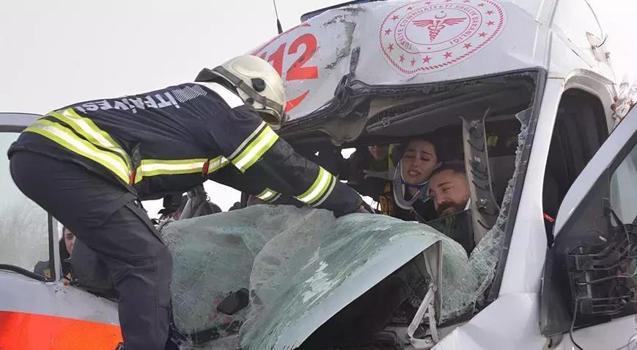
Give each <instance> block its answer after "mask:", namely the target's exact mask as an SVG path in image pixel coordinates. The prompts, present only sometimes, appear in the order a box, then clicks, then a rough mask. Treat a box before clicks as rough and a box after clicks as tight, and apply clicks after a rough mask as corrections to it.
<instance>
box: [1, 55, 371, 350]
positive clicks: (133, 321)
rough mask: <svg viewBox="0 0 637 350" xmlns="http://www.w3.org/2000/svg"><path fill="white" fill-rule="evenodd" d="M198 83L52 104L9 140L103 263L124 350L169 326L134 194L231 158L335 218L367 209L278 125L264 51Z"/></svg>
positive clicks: (187, 181)
mask: <svg viewBox="0 0 637 350" xmlns="http://www.w3.org/2000/svg"><path fill="white" fill-rule="evenodd" d="M196 81H197V82H194V83H186V84H181V85H177V86H172V87H168V88H165V89H161V90H157V91H153V92H149V93H144V94H140V95H135V96H126V97H122V98H114V99H100V100H94V101H88V102H82V103H77V104H73V105H70V106H68V107H64V108H61V109H59V110H55V111H53V112H50V113H49V114H47V115H46V116H44V117H43V118H41V119H39V120H38V121H36V122H35V123H34V124H33V125H31V126H29V127H28V128H27V129H25V130H24V132H23V133H22V134H21V135H20V137H19V138H18V140H17V141H16V142H15V143H14V144H13V145H12V146H11V148H10V149H9V158H10V159H11V163H10V164H11V174H12V177H13V179H14V181H15V183H16V185H17V186H18V187H19V188H20V190H21V191H22V192H24V194H25V195H27V196H28V197H29V198H31V199H32V200H34V201H35V202H36V203H38V204H39V205H40V206H42V207H43V208H44V209H46V210H47V211H48V212H49V213H50V214H52V215H53V216H54V217H55V218H56V219H58V220H59V221H60V222H61V223H62V224H64V225H65V227H68V228H69V229H70V230H71V231H72V232H74V233H75V234H76V235H77V237H78V239H80V241H82V242H83V243H84V244H86V245H87V246H89V247H90V248H92V249H93V250H95V251H96V252H97V253H98V255H99V257H100V259H102V260H103V261H104V262H105V263H106V265H107V266H108V269H109V272H110V274H111V276H112V279H113V281H114V284H115V288H116V290H117V292H118V294H119V318H120V325H121V329H122V333H123V338H124V348H125V349H127V350H137V349H163V348H164V346H165V345H166V344H167V339H168V331H169V318H170V317H169V305H170V293H169V285H170V281H171V273H172V260H171V257H170V253H169V251H168V250H167V248H166V246H165V245H164V244H163V242H162V241H161V239H160V238H159V236H158V233H157V232H156V231H155V228H154V226H153V224H152V222H151V221H150V219H149V218H148V216H147V214H146V212H145V211H144V210H143V208H142V207H141V204H140V201H141V200H145V199H155V198H161V197H162V196H165V195H166V194H170V193H175V192H185V191H187V190H188V189H190V188H192V187H194V186H197V185H200V184H201V183H203V182H204V181H205V180H206V178H208V177H210V176H212V175H213V174H214V173H215V172H216V171H218V170H219V169H222V168H224V167H233V168H235V169H237V171H238V172H237V174H239V176H243V175H245V176H248V177H250V178H251V179H255V180H254V181H258V182H259V183H260V184H261V186H260V187H262V188H264V189H269V190H270V191H272V192H273V193H274V192H276V193H282V194H285V195H287V196H290V197H294V198H296V199H297V200H298V201H300V202H303V203H305V204H307V205H310V206H313V207H319V208H325V209H329V210H332V211H333V212H334V213H335V215H337V216H338V215H344V214H347V213H351V212H354V211H357V210H359V211H363V210H364V209H362V207H361V205H362V201H361V198H360V196H359V195H358V194H357V193H356V192H355V191H354V190H352V189H351V188H349V187H347V186H346V185H344V184H342V183H340V182H339V181H338V180H337V179H336V178H335V177H334V176H333V175H332V174H330V173H329V172H327V171H326V170H324V169H323V168H321V167H319V166H317V165H316V164H314V163H312V162H310V161H307V160H306V159H304V158H302V157H301V156H299V155H298V154H297V153H295V152H294V150H293V149H292V148H291V147H290V145H289V144H287V143H286V142H285V141H284V140H282V139H281V138H279V136H278V135H277V134H276V133H275V131H273V128H272V127H271V126H275V127H276V126H279V124H281V123H282V122H283V121H284V117H285V115H284V104H285V91H284V87H283V82H282V80H281V78H280V76H279V75H278V73H277V72H276V71H275V70H274V69H273V68H272V67H271V66H270V65H269V64H268V63H267V62H266V61H264V60H262V59H260V58H258V57H255V56H240V57H237V58H234V59H232V60H230V61H228V62H226V63H225V64H223V65H221V66H218V67H216V68H214V69H204V70H203V71H202V73H200V76H199V77H198V79H196ZM255 194H257V195H260V196H261V197H263V196H265V195H264V194H263V193H255ZM270 199H271V198H270Z"/></svg>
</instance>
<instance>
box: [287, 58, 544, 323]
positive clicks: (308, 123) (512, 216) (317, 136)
mask: <svg viewBox="0 0 637 350" xmlns="http://www.w3.org/2000/svg"><path fill="white" fill-rule="evenodd" d="M526 74H528V75H529V76H532V77H533V80H534V82H533V83H534V86H532V87H531V90H530V95H529V105H528V108H527V109H526V110H525V111H526V112H524V111H520V113H519V116H520V117H519V119H524V120H519V121H520V125H521V126H525V127H526V135H525V137H524V139H523V140H522V141H523V144H522V145H518V152H519V154H518V155H517V158H518V159H516V164H515V165H516V168H515V172H514V176H515V177H516V180H515V182H514V183H512V184H510V186H511V188H510V194H511V200H510V203H509V205H508V207H507V208H504V207H503V208H501V209H500V213H502V210H506V211H507V214H506V216H505V218H506V222H505V223H504V225H503V227H502V228H501V230H502V231H503V232H502V237H501V240H502V243H501V244H500V250H499V252H498V253H496V254H497V255H498V260H497V264H496V266H495V269H494V270H493V273H494V275H493V277H492V280H491V283H490V284H489V287H488V288H487V289H486V291H485V292H484V294H483V295H484V305H480V307H479V308H477V309H476V312H474V314H475V313H477V312H479V311H480V310H482V309H483V308H484V307H486V305H488V304H490V303H491V302H493V301H494V300H495V299H497V298H498V296H499V292H500V287H501V284H502V279H503V276H504V271H505V267H506V263H507V257H508V252H509V247H510V244H511V240H512V236H513V229H514V227H515V224H516V221H517V213H518V208H519V205H520V203H519V202H520V198H521V196H522V190H523V188H524V183H525V179H526V174H527V166H528V161H529V157H530V155H531V151H532V148H533V147H532V146H533V141H534V135H535V131H536V127H537V123H538V118H539V114H540V106H541V104H542V98H543V95H544V89H545V85H546V80H547V76H548V73H547V71H546V69H544V68H541V67H536V68H532V69H521V70H513V71H506V72H500V73H497V74H489V75H485V76H480V77H468V78H465V79H458V80H450V81H444V82H432V83H427V84H418V86H415V85H413V86H402V87H396V86H365V92H366V93H375V92H382V91H383V89H390V90H394V91H396V90H398V89H405V90H407V89H425V88H431V89H432V91H437V89H439V90H443V89H444V87H443V86H444V85H450V86H454V85H462V84H465V83H467V82H474V81H479V80H484V79H497V80H499V81H501V82H506V80H507V79H509V78H511V77H515V76H523V75H526ZM421 91H422V90H421ZM335 98H336V97H335ZM337 117H338V118H335V116H334V115H332V116H331V117H330V116H327V115H319V116H317V115H316V114H315V115H314V116H312V115H310V116H309V117H308V118H300V119H298V120H295V121H293V122H291V123H289V124H288V125H287V127H284V128H283V130H282V135H283V136H284V137H286V139H288V141H289V142H291V143H292V144H293V145H294V146H301V147H304V146H309V145H312V144H314V145H320V144H326V143H330V142H331V143H332V144H335V145H338V146H337V147H343V148H348V147H357V146H358V145H359V144H360V145H367V144H371V143H370V142H369V141H370V139H369V135H368V134H367V133H366V132H362V133H361V134H359V135H358V137H356V139H354V140H352V141H347V142H344V143H342V144H341V143H340V142H338V140H336V139H331V138H330V136H329V135H328V133H327V132H326V131H325V129H324V128H323V127H322V125H326V124H328V123H330V122H332V121H334V120H335V119H340V120H343V118H344V117H343V116H337ZM361 119H363V120H364V119H367V120H366V122H367V123H368V122H369V121H370V119H369V117H367V118H361ZM359 120H360V119H359ZM348 126H349V125H348ZM365 128H366V126H365ZM519 134H520V132H518V135H519ZM377 137H380V135H377ZM395 139H396V137H387V138H386V140H385V141H391V142H393V141H395ZM494 228H495V226H494ZM494 228H492V229H494ZM462 320H463V318H462V317H461V318H452V319H450V320H448V322H445V323H446V324H453V323H457V322H460V321H462Z"/></svg>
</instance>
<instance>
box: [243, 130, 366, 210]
mask: <svg viewBox="0 0 637 350" xmlns="http://www.w3.org/2000/svg"><path fill="white" fill-rule="evenodd" d="M268 129H269V131H266V132H268V133H271V134H272V135H273V136H272V137H273V138H275V140H274V142H273V143H272V144H271V145H270V146H269V147H267V149H263V150H262V151H263V153H262V155H261V157H260V158H259V159H257V160H255V162H254V163H253V164H252V165H251V166H250V167H248V168H245V169H243V170H244V175H245V176H248V177H250V178H255V179H259V180H258V182H259V183H261V184H263V185H264V186H265V187H266V188H267V190H269V191H271V193H260V194H259V195H258V197H259V198H260V199H262V200H266V201H267V200H268V197H269V196H278V195H279V194H283V195H284V196H288V197H293V198H295V199H296V200H298V201H300V202H302V203H304V204H306V205H309V206H312V207H317V208H324V209H329V210H332V211H333V212H334V214H335V215H336V216H340V215H344V214H348V213H351V212H355V211H357V210H359V209H360V208H361V205H362V199H361V197H360V196H359V195H358V193H356V191H354V190H353V189H352V188H350V187H349V186H347V185H345V184H343V183H341V182H340V181H338V179H337V178H336V177H334V176H333V175H332V174H331V173H329V172H328V171H327V170H325V169H323V168H322V167H320V166H318V165H316V164H315V163H313V162H311V161H309V160H307V159H306V158H304V157H302V156H301V155H299V154H298V153H296V152H295V151H294V149H292V147H291V146H290V145H289V144H288V143H287V142H286V141H285V140H283V139H281V138H279V137H278V136H277V135H276V134H275V133H274V131H272V130H271V129H270V128H269V127H268ZM259 153H260V152H259ZM239 165H240V164H239ZM239 169H240V168H239ZM240 170H241V169H240Z"/></svg>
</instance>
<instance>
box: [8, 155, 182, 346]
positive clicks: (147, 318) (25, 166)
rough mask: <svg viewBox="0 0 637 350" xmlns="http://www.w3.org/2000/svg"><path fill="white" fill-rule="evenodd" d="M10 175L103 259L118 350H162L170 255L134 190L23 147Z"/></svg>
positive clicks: (33, 198) (166, 322) (170, 270)
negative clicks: (113, 296) (113, 298)
mask: <svg viewBox="0 0 637 350" xmlns="http://www.w3.org/2000/svg"><path fill="white" fill-rule="evenodd" d="M11 175H12V177H13V181H15V183H16V185H17V186H18V188H20V190H21V191H22V192H24V194H25V195H26V196H27V197H29V198H31V199H32V200H33V201H34V202H36V203H37V204H39V205H40V206H41V207H43V208H44V209H46V210H47V211H48V212H49V213H50V214H51V215H53V217H55V218H56V219H57V220H58V221H60V222H61V223H62V224H63V225H64V226H66V227H67V228H69V229H70V230H71V232H73V233H74V234H75V235H76V236H77V238H78V239H80V240H81V241H82V242H84V244H86V245H87V246H88V247H90V248H91V249H93V250H95V251H96V252H97V254H98V256H99V258H100V259H102V260H103V261H104V262H105V263H106V265H107V267H108V269H109V272H110V274H111V277H112V279H113V282H114V284H115V289H116V290H117V292H118V294H119V308H118V309H119V321H120V325H121V328H122V335H123V337H124V348H125V349H126V350H140V349H144V350H146V349H148V350H151V349H152V350H157V349H164V346H165V344H166V340H167V338H168V327H169V320H170V317H169V304H170V280H171V276H172V260H171V256H170V252H169V251H168V249H167V248H166V246H165V245H164V244H163V243H162V242H161V241H160V239H159V238H158V236H157V232H156V231H155V228H154V227H153V225H152V223H151V222H150V219H149V218H148V215H147V214H146V212H145V211H144V210H143V209H142V208H141V207H140V206H139V205H138V204H137V203H136V198H135V196H134V195H132V194H131V193H130V192H128V191H127V190H126V189H125V188H124V187H123V186H118V185H117V184H115V183H111V182H109V180H107V179H105V178H102V177H100V176H98V175H96V174H94V173H92V172H90V171H88V170H86V169H85V168H84V167H82V166H80V165H77V164H74V163H71V162H65V161H61V160H57V159H55V158H52V157H48V156H44V155H41V154H38V153H33V152H29V151H18V152H16V153H14V154H13V156H12V157H11ZM86 346H87V349H88V348H90V344H86Z"/></svg>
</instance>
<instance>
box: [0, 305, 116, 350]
mask: <svg viewBox="0 0 637 350" xmlns="http://www.w3.org/2000/svg"><path fill="white" fill-rule="evenodd" d="M121 341H122V334H121V331H120V328H119V326H118V325H113V324H107V323H99V322H94V321H86V320H77V319H71V318H65V317H56V316H50V315H38V314H31V313H22V312H7V311H0V350H86V349H94V350H102V349H103V350H113V349H115V347H116V346H117V344H118V343H119V342H121Z"/></svg>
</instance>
